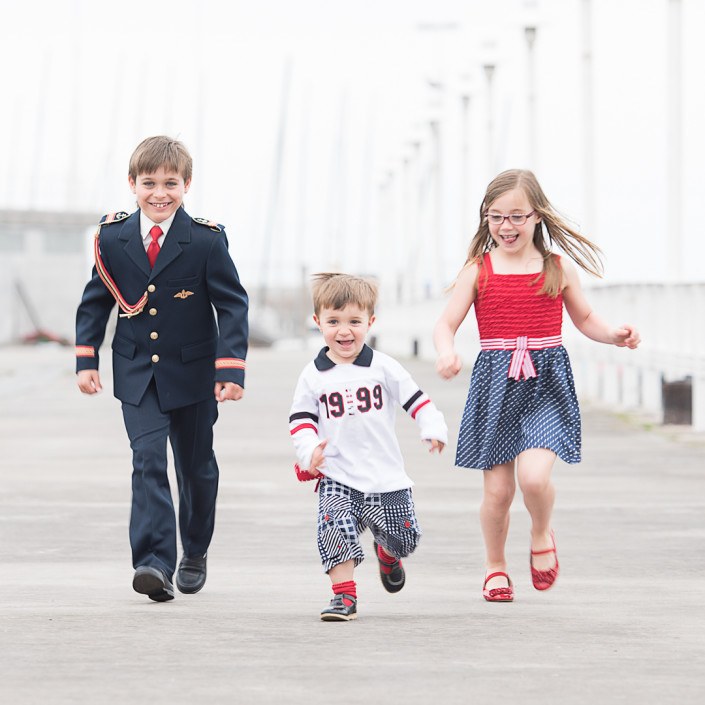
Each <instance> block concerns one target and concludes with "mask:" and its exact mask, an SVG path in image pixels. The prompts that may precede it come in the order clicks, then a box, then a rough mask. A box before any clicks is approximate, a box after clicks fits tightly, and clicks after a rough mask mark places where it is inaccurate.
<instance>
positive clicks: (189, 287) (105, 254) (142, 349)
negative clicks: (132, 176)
mask: <svg viewBox="0 0 705 705" xmlns="http://www.w3.org/2000/svg"><path fill="white" fill-rule="evenodd" d="M199 220H200V219H199ZM100 252H101V258H102V260H103V264H104V266H105V269H106V270H107V272H108V273H109V275H110V276H111V277H112V279H113V280H114V282H115V284H116V286H117V288H118V289H119V291H120V293H121V294H122V296H123V298H124V299H125V300H126V301H127V302H128V303H130V304H134V303H135V302H137V301H138V300H139V299H140V297H141V296H142V295H143V294H144V293H145V292H147V296H148V300H147V304H146V305H145V307H144V309H143V310H142V312H141V313H139V314H138V315H135V316H131V317H127V316H120V315H119V316H118V319H117V326H116V329H115V336H114V338H113V343H112V349H113V383H114V392H115V396H116V397H117V398H118V399H120V400H121V401H124V402H127V403H128V404H138V403H139V402H140V400H141V399H142V395H143V394H144V392H145V389H146V388H147V385H148V384H149V382H150V380H151V379H152V377H154V380H155V382H156V386H157V393H158V395H159V401H160V405H161V407H162V411H169V410H170V409H176V408H179V407H182V406H188V405H189V404H195V403H196V402H199V401H204V400H205V399H207V398H208V397H212V396H213V387H214V385H215V382H216V381H220V382H235V383H236V384H239V385H240V386H244V382H245V357H246V355H247V335H248V323H247V310H248V299H247V293H246V292H245V289H244V288H243V287H242V285H241V284H240V279H239V277H238V274H237V270H236V269H235V265H234V264H233V261H232V259H231V257H230V254H229V252H228V241H227V238H226V236H225V232H224V231H223V229H222V228H221V227H219V226H217V225H215V224H213V223H205V222H199V221H197V220H194V219H192V218H191V217H190V216H189V215H188V214H187V213H186V211H185V210H184V209H183V208H179V209H178V210H177V212H176V214H175V216H174V220H173V222H172V224H171V227H170V228H169V232H168V233H167V235H166V238H165V239H164V244H163V246H162V249H161V251H160V253H159V256H158V258H157V261H156V263H155V265H154V269H150V266H149V261H148V260H147V253H146V252H145V248H144V243H143V241H142V236H141V234H140V212H139V210H137V211H135V212H134V213H132V214H131V215H129V216H127V217H124V218H123V219H118V220H115V221H113V222H110V223H108V222H105V217H104V218H103V221H102V225H101V229H100ZM114 305H115V299H114V298H113V295H112V294H111V293H110V291H109V290H108V289H107V287H106V286H105V284H104V283H103V281H102V280H101V278H100V277H99V275H98V272H97V270H96V268H95V267H94V268H93V275H92V277H91V280H90V281H89V282H88V284H87V285H86V288H85V290H84V292H83V298H82V299H81V303H80V305H79V307H78V312H77V314H76V370H77V371H79V370H86V369H95V370H97V369H98V366H99V354H98V351H99V348H100V346H101V344H102V342H103V339H104V337H105V329H106V325H107V322H108V319H109V317H110V312H111V310H112V308H113V306H114ZM214 309H215V313H214ZM121 313H122V311H121V310H120V309H118V314H121ZM216 314H217V320H216Z"/></svg>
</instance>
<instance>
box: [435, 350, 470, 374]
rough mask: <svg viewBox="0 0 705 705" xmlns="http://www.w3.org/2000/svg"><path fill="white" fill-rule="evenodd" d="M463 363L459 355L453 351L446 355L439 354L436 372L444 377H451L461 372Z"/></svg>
mask: <svg viewBox="0 0 705 705" xmlns="http://www.w3.org/2000/svg"><path fill="white" fill-rule="evenodd" d="M462 366H463V363H462V361H461V359H460V357H459V356H458V355H456V354H455V353H454V352H453V353H446V354H444V355H439V357H438V360H436V372H438V374H439V375H440V376H441V377H443V379H451V377H455V375H457V374H458V372H460V369H461V368H462Z"/></svg>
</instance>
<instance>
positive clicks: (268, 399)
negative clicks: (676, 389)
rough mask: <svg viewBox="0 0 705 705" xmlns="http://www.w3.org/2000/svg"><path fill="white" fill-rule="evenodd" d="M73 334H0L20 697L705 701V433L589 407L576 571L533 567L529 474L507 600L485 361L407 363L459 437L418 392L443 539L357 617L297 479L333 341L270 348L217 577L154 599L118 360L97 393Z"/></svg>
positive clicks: (366, 588) (371, 580) (1, 613)
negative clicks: (311, 396) (470, 429)
mask: <svg viewBox="0 0 705 705" xmlns="http://www.w3.org/2000/svg"><path fill="white" fill-rule="evenodd" d="M72 352H73V351H72V350H71V349H65V348H58V347H53V346H42V347H34V348H19V347H8V348H2V349H0V439H1V449H2V450H1V453H0V480H1V481H0V507H1V511H0V539H1V540H0V566H1V572H0V575H1V576H2V578H1V579H0V698H1V699H2V702H4V703H12V704H13V705H21V704H24V703H42V704H44V703H49V704H51V705H59V704H64V703H66V704H69V703H79V702H88V703H98V704H102V703H107V704H122V703H142V702H144V703H151V704H157V705H158V704H161V703H169V704H175V703H245V704H249V703H263V704H268V703H273V704H274V703H276V704H277V705H288V704H293V705H297V704H299V703H301V704H303V703H306V704H307V705H315V704H317V703H326V705H329V704H330V703H374V704H376V703H380V704H386V703H405V704H415V703H419V704H424V705H426V704H434V703H444V704H454V703H470V702H481V703H492V702H517V703H523V704H525V705H528V704H533V703H537V704H538V703H541V704H542V705H545V703H565V704H572V703H639V704H640V705H644V704H649V703H695V702H702V698H703V693H705V669H703V663H704V662H705V618H704V614H705V613H704V610H703V602H704V598H705V580H704V578H705V561H704V559H703V557H704V555H705V551H704V549H705V444H703V441H702V439H701V438H698V437H691V438H690V439H687V440H682V439H674V438H670V437H669V436H668V435H667V434H666V433H664V432H663V431H662V430H659V429H646V428H643V427H642V426H640V425H639V424H637V423H636V422H634V421H631V420H629V419H625V418H619V417H616V416H614V415H612V414H610V413H608V412H606V411H603V410H599V409H595V408H585V407H584V408H583V415H584V434H583V446H584V460H583V462H582V463H581V464H580V465H577V466H566V465H564V464H562V463H560V462H559V463H558V464H557V466H556V471H555V483H556V487H557V501H556V509H555V514H554V526H555V531H556V539H557V545H558V553H559V557H560V563H561V575H560V578H559V580H558V582H557V583H556V585H555V587H554V588H553V589H552V590H550V591H548V592H545V593H539V592H537V591H535V590H534V589H533V588H532V586H531V579H530V574H529V565H528V553H529V523H528V516H527V512H526V510H525V508H524V506H523V503H522V501H521V498H520V496H517V498H516V500H515V503H514V506H513V511H512V526H511V528H510V535H509V541H508V555H509V561H510V564H509V570H510V574H511V576H512V578H513V580H514V583H515V590H516V598H515V601H514V603H512V604H488V603H486V602H485V601H484V600H483V599H482V597H481V585H482V579H483V545H482V539H481V535H480V529H479V521H478V510H479V504H480V500H481V484H482V478H481V474H480V472H479V471H469V470H459V469H456V468H454V467H453V453H454V449H455V448H454V446H455V438H456V434H457V427H458V422H459V418H460V412H461V409H462V405H463V403H464V399H465V394H466V387H467V382H468V377H469V365H468V368H467V369H465V370H464V371H463V372H462V373H461V375H460V377H459V378H458V379H457V380H454V381H452V382H449V383H448V382H443V381H441V380H440V379H438V378H437V377H436V375H435V373H434V371H433V367H432V366H431V365H430V364H428V363H425V362H419V361H403V362H405V364H407V366H408V368H409V369H410V370H411V371H412V373H413V375H414V377H415V378H416V380H417V381H418V382H419V384H420V385H421V387H422V388H423V389H424V390H425V391H428V392H429V393H430V394H431V396H432V397H433V399H434V401H435V402H436V404H437V405H438V406H439V407H440V408H441V409H442V410H443V411H444V413H445V414H446V419H447V421H448V425H449V427H450V429H451V442H450V444H449V447H448V448H447V450H446V452H445V453H444V454H443V455H442V456H440V457H438V456H430V455H429V454H428V453H427V452H426V449H425V448H424V446H422V444H421V443H420V442H419V441H418V435H417V430H416V427H415V425H414V423H413V422H412V421H411V420H410V419H408V418H407V417H406V416H405V415H403V414H402V413H400V414H399V422H398V428H399V436H400V442H401V444H402V450H403V452H404V455H405V458H406V461H407V464H408V469H409V474H410V475H411V476H412V477H413V478H414V480H415V481H416V487H415V490H414V491H415V501H416V505H417V511H418V516H419V520H420V522H421V525H422V527H423V529H424V537H423V540H422V542H421V545H420V547H419V549H418V551H417V552H416V553H415V554H414V555H413V556H412V557H410V558H409V559H408V560H407V561H405V565H406V569H407V584H406V587H405V588H404V590H403V591H401V592H400V593H398V594H395V595H390V594H387V593H386V592H385V591H384V590H383V588H382V586H381V584H380V581H379V578H378V576H377V569H376V563H375V561H374V560H366V561H365V562H364V563H363V564H362V565H361V566H360V567H359V568H358V570H357V572H356V580H357V582H358V596H359V605H358V609H359V618H358V619H357V621H355V622H350V623H324V622H321V621H320V620H319V618H318V615H319V612H320V610H321V608H323V607H324V606H325V605H326V604H327V602H328V600H329V598H330V588H329V580H328V578H327V576H325V575H324V574H323V573H322V572H321V569H320V564H319V559H318V554H317V550H316V546H315V512H316V495H315V494H314V493H313V487H312V483H306V484H302V483H297V482H296V480H295V477H294V473H293V470H292V464H293V450H292V445H291V441H290V439H289V436H288V432H287V415H288V410H289V406H290V403H291V396H292V392H293V388H294V384H295V382H296V378H297V376H298V373H299V371H300V370H301V368H302V366H303V365H304V364H305V362H306V361H307V360H309V359H310V358H311V357H312V356H313V353H312V352H311V351H304V350H301V349H298V350H288V351H285V350H261V349H255V350H253V351H252V352H251V355H250V359H249V363H248V364H249V368H248V380H247V390H246V396H245V398H244V399H243V400H242V401H240V402H237V403H233V402H228V403H227V404H225V405H223V406H221V416H220V419H219V421H218V424H217V426H216V454H217V457H218V461H219V465H220V469H221V485H220V495H219V504H218V513H217V519H216V533H215V537H214V541H213V544H212V546H211V549H210V552H209V574H208V582H207V584H206V586H205V588H204V589H203V591H202V592H200V593H198V594H196V595H181V594H180V593H177V596H176V599H175V600H173V601H172V602H169V603H154V602H150V601H149V600H148V599H146V598H145V597H144V596H142V595H138V594H136V593H134V592H133V591H132V588H131V581H132V566H131V562H130V552H129V546H128V537H127V524H128V516H129V501H130V472H131V467H130V451H129V444H128V441H127V437H126V434H125V431H124V428H123V425H122V415H121V412H120V405H119V402H117V400H115V399H114V398H113V397H112V392H111V384H110V371H109V367H107V366H106V368H105V369H104V370H103V378H104V383H105V387H106V388H105V391H104V392H103V393H102V394H101V395H98V396H96V397H92V398H88V397H85V396H83V395H81V394H80V393H79V391H78V389H77V388H76V386H75V377H74V374H73V357H72ZM104 357H105V358H109V351H108V353H107V354H106V353H104ZM106 363H109V360H106ZM365 542H366V543H365V549H366V551H368V555H369V556H370V557H372V556H371V547H372V539H371V537H370V536H369V534H368V535H366V536H365Z"/></svg>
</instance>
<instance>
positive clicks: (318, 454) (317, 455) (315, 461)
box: [306, 441, 328, 477]
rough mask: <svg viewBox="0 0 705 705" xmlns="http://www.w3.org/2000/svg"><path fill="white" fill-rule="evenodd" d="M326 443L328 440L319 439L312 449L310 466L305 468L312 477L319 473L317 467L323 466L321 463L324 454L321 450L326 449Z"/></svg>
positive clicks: (323, 459) (323, 460)
mask: <svg viewBox="0 0 705 705" xmlns="http://www.w3.org/2000/svg"><path fill="white" fill-rule="evenodd" d="M327 445H328V441H321V442H320V443H319V444H318V445H317V446H316V447H315V448H314V449H313V455H312V456H311V467H310V468H307V469H306V471H307V472H308V473H309V474H311V475H313V476H314V477H318V476H319V475H320V474H321V471H320V470H319V468H320V467H323V464H324V462H325V456H324V455H323V451H324V450H325V449H326V446H327Z"/></svg>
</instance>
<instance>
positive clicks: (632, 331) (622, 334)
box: [612, 323, 641, 350]
mask: <svg viewBox="0 0 705 705" xmlns="http://www.w3.org/2000/svg"><path fill="white" fill-rule="evenodd" d="M612 339H613V342H614V344H615V345H616V346H617V347H619V348H629V349H630V350H635V349H636V348H637V347H638V346H639V343H640V342H641V336H640V335H639V331H638V330H637V329H636V328H634V326H632V325H629V324H628V323H625V324H624V325H623V326H622V327H621V328H616V329H615V330H614V331H612Z"/></svg>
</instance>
